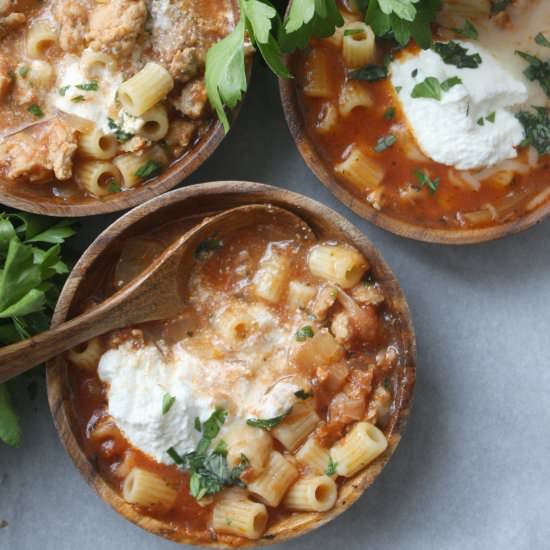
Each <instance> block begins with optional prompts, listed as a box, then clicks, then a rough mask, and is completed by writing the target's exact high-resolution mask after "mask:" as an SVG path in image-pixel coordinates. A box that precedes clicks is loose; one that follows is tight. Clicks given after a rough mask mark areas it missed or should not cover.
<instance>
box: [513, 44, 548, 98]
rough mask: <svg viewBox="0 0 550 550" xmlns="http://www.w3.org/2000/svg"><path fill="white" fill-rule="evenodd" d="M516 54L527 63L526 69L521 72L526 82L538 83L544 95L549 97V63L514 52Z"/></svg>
mask: <svg viewBox="0 0 550 550" xmlns="http://www.w3.org/2000/svg"><path fill="white" fill-rule="evenodd" d="M516 54H517V55H519V56H520V57H521V58H523V59H524V60H525V61H527V63H529V66H528V67H527V69H525V71H523V74H524V75H525V77H526V78H527V80H529V81H531V82H538V83H539V84H540V86H541V88H542V89H543V90H544V93H545V94H546V95H547V96H548V97H550V62H548V61H542V60H541V59H539V58H538V57H537V56H535V55H531V54H528V53H525V52H521V51H519V50H516Z"/></svg>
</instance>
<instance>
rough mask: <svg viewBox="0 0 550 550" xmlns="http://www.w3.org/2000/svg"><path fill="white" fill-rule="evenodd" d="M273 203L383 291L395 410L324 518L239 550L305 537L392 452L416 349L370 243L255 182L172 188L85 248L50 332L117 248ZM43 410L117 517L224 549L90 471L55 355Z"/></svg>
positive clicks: (286, 523)
mask: <svg viewBox="0 0 550 550" xmlns="http://www.w3.org/2000/svg"><path fill="white" fill-rule="evenodd" d="M260 203H263V204H266V203H269V204H273V205H276V206H280V207H283V208H286V209H288V210H290V211H292V212H294V213H296V214H297V215H299V216H301V217H302V218H303V219H304V220H305V221H306V222H307V223H308V224H309V225H310V226H311V227H312V229H313V230H314V232H315V233H316V235H317V236H318V237H319V238H321V239H327V238H330V237H333V238H335V239H338V240H342V241H346V242H349V243H353V244H354V246H356V247H357V248H358V249H360V250H361V251H362V252H363V253H364V254H365V256H366V257H367V258H368V260H369V263H370V265H371V266H372V272H373V275H374V277H375V279H376V280H377V281H379V282H380V284H381V285H382V286H383V289H384V292H385V295H386V297H387V304H388V307H389V308H390V310H391V311H392V312H393V313H394V316H395V317H396V323H398V332H399V334H400V339H401V342H400V348H401V349H402V350H403V356H402V358H401V360H400V365H399V371H398V377H399V382H400V383H399V390H398V392H397V394H396V395H395V410H394V411H393V413H392V415H391V418H390V419H389V421H388V424H387V427H386V436H387V437H388V440H389V445H388V449H387V450H386V452H385V453H384V454H383V455H382V456H380V457H379V458H378V459H377V460H375V461H374V462H373V463H371V464H370V465H369V466H368V467H367V468H366V469H365V470H363V471H362V472H360V473H359V474H357V475H356V476H355V477H353V478H350V479H348V480H346V482H345V483H344V484H343V485H342V488H341V490H340V493H339V498H338V501H337V504H336V506H335V507H334V509H333V510H331V511H329V512H328V513H324V514H319V513H300V514H295V515H293V516H290V517H289V518H286V519H284V520H282V521H280V522H279V523H276V524H275V525H272V526H271V527H270V529H269V531H268V532H267V533H266V534H265V535H264V537H263V538H262V539H261V540H259V541H250V542H249V543H247V544H246V545H245V546H247V547H251V546H265V545H267V544H273V543H278V542H282V541H285V540H288V539H291V538H294V537H296V536H298V535H302V534H305V533H308V532H309V531H311V530H313V529H315V528H317V527H319V526H320V525H322V524H324V523H326V522H328V521H330V520H331V519H333V518H335V517H336V516H338V515H339V514H341V513H342V512H343V511H344V510H346V509H347V508H349V507H350V506H351V505H352V504H353V503H354V502H355V501H356V500H357V499H358V498H359V497H360V496H361V494H362V493H363V492H364V491H365V489H366V488H367V487H368V486H369V485H370V484H371V483H372V482H373V481H374V480H375V478H376V477H377V476H378V474H379V473H380V471H381V470H382V468H383V467H384V465H385V464H386V463H387V461H388V460H389V458H390V456H391V455H392V454H393V452H394V451H395V448H396V447H397V444H398V443H399V440H400V439H401V435H402V433H403V430H404V429H405V424H406V421H407V418H408V416H409V410H410V407H411V400H412V391H413V387H414V382H415V372H416V371H415V356H416V345H415V336H414V330H413V326H412V321H411V316H410V313H409V308H408V305H407V302H406V299H405V296H404V295H403V292H402V290H401V288H400V287H399V283H398V282H397V280H396V278H395V276H394V275H393V273H392V272H391V270H390V268H389V267H388V265H387V264H386V262H385V261H384V259H383V258H382V257H381V255H380V254H379V253H378V251H377V250H376V249H375V248H374V246H373V245H372V244H371V243H370V241H369V240H368V239H367V238H366V237H365V236H364V235H363V234H362V233H361V232H359V231H358V230H357V229H356V228H355V227H353V225H351V224H350V223H349V222H348V221H347V220H346V219H345V218H343V217H342V216H340V215H338V214H336V213H335V212H333V211H332V210H330V209H329V208H327V207H326V206H323V205H322V204H319V203H318V202H316V201H313V200H311V199H309V198H307V197H304V196H302V195H298V194H295V193H291V192H289V191H285V190H281V189H277V188H274V187H270V186H267V185H261V184H257V183H247V182H239V181H227V182H215V183H206V184H202V185H194V186H190V187H186V188H183V189H178V190H175V191H172V192H170V193H167V194H165V195H162V196H160V197H157V198H156V199H154V200H151V201H149V202H148V203H146V204H143V205H142V206H140V207H138V208H135V209H134V210H132V211H130V212H129V213H127V214H125V215H124V216H122V217H121V218H119V219H118V220H117V221H116V222H115V223H113V224H112V225H111V226H110V227H109V228H108V229H106V230H105V231H104V232H103V233H102V234H101V235H100V236H99V237H98V238H97V239H96V240H95V242H94V243H93V244H92V245H91V246H90V248H88V250H87V251H86V252H85V253H84V255H83V256H82V258H81V259H80V261H79V262H78V263H77V265H76V266H75V268H74V270H73V272H72V273H71V275H70V277H69V279H68V281H67V283H66V285H65V288H64V289H63V292H62V293H61V296H60V298H59V302H58V304H57V307H56V310H55V314H54V317H53V321H52V324H53V325H54V326H55V325H57V324H59V323H61V322H62V321H64V320H65V319H68V318H70V317H72V316H74V315H75V314H77V313H78V312H79V308H80V307H81V304H83V303H84V300H85V299H86V298H87V297H88V296H89V295H90V293H91V292H92V291H93V289H94V288H95V287H96V285H97V284H98V281H101V280H102V278H103V277H102V276H103V274H104V272H105V267H106V266H108V265H113V262H115V261H116V259H117V257H118V255H119V253H120V250H121V245H122V243H123V242H124V241H125V240H126V239H128V238H130V237H134V236H136V235H139V234H141V233H147V232H150V231H151V230H152V229H154V228H156V227H158V226H160V225H163V224H165V223H167V222H170V221H174V220H178V219H181V218H186V217H189V216H193V217H195V218H196V219H197V222H198V221H199V220H200V219H201V218H202V217H204V215H206V214H209V213H213V212H216V211H218V212H219V211H221V210H224V209H228V208H232V207H235V206H240V205H244V204H260ZM47 375H48V376H47V386H48V398H49V403H50V409H51V412H52V415H53V418H54V422H55V425H56V427H57V430H58V432H59V435H60V437H61V440H62V441H63V444H64V445H65V448H66V449H67V452H68V453H69V455H70V457H71V458H72V460H73V462H74V463H75V465H76V467H77V468H78V470H79V471H80V472H81V473H82V475H83V476H84V477H85V478H86V480H87V481H88V483H89V484H90V485H91V486H92V487H93V488H94V489H95V490H96V492H97V493H98V494H99V496H100V497H101V498H102V499H103V500H105V501H106V502H107V503H108V504H110V505H111V506H112V507H113V508H114V509H115V510H116V511H117V512H119V513H120V514H122V515H123V516H124V517H125V518H126V519H128V520H130V521H132V522H133V523H135V524H136V525H139V526H140V527H142V528H144V529H146V530H147V531H150V532H151V533H155V534H157V535H160V536H162V537H165V538H168V539H171V540H174V541H177V542H179V543H184V544H200V545H203V546H208V547H212V548H219V547H227V546H225V545H224V544H222V543H220V542H216V541H211V542H209V541H208V542H207V543H205V542H204V539H202V540H200V541H199V540H197V539H198V537H197V539H195V538H194V537H193V536H189V535H185V534H183V533H182V532H181V531H178V530H177V529H176V528H175V527H174V526H173V525H171V524H169V523H165V522H163V521H159V520H157V519H153V518H151V517H148V516H146V515H144V514H143V513H141V512H140V511H139V509H137V508H135V507H134V506H133V505H131V504H128V503H127V502H125V501H124V500H123V499H122V498H121V497H120V496H119V495H118V494H117V493H116V492H115V491H114V490H113V489H112V488H111V487H110V486H109V485H108V484H107V483H106V482H105V481H104V480H103V478H102V477H101V476H100V475H99V474H98V473H97V472H96V471H95V469H94V466H93V464H92V462H91V461H90V460H89V459H88V458H87V457H86V456H85V454H84V452H83V450H82V448H81V446H80V444H79V442H78V438H77V437H76V436H75V433H76V432H77V428H76V425H77V424H76V422H75V419H74V418H73V414H72V412H71V405H70V400H69V397H70V394H69V391H70V390H69V384H68V377H67V370H66V365H65V362H64V360H63V358H62V357H58V358H57V359H54V360H53V361H52V362H51V364H50V365H48V369H47Z"/></svg>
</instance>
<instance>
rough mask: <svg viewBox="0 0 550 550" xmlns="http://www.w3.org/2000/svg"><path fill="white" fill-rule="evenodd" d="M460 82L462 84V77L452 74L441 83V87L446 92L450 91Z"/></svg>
mask: <svg viewBox="0 0 550 550" xmlns="http://www.w3.org/2000/svg"><path fill="white" fill-rule="evenodd" d="M459 84H462V79H461V78H460V77H458V76H452V77H451V78H448V79H447V80H444V81H443V82H442V83H441V89H442V90H443V91H444V92H448V91H449V90H450V89H451V88H454V87H455V86H458V85H459Z"/></svg>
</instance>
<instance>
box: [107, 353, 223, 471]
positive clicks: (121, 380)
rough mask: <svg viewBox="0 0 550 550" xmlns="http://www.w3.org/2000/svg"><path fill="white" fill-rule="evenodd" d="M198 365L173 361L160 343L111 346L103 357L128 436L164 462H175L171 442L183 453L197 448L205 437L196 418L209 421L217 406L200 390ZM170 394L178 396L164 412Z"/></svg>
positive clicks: (113, 407) (115, 410) (113, 406)
mask: <svg viewBox="0 0 550 550" xmlns="http://www.w3.org/2000/svg"><path fill="white" fill-rule="evenodd" d="M192 367H193V366H192V365H186V364H184V363H182V361H181V360H180V361H179V362H178V363H177V364H176V363H172V362H170V361H167V360H166V359H165V358H164V357H163V355H162V354H161V352H160V351H159V350H158V349H157V348H156V347H155V346H146V347H143V348H140V349H133V348H132V345H131V344H124V345H122V346H120V347H119V348H117V349H113V350H109V351H108V352H107V353H105V354H104V355H103V356H102V358H101V360H100V362H99V367H98V374H99V377H100V379H101V380H103V382H106V383H107V384H108V385H109V388H108V399H109V413H110V414H111V416H112V417H113V418H114V419H115V421H116V423H117V425H118V427H119V428H120V429H121V430H122V432H123V433H124V435H125V436H126V438H127V439H128V440H129V441H130V442H131V443H132V444H133V445H134V446H136V447H138V448H139V449H141V450H142V451H143V452H145V453H146V454H148V455H150V456H152V457H153V458H154V459H155V460H157V461H158V462H163V463H165V464H173V461H172V459H171V458H170V457H169V456H168V455H167V454H166V450H167V449H169V448H170V447H174V448H175V449H176V451H178V453H180V454H184V453H187V452H189V451H192V450H194V449H195V447H196V446H197V443H198V442H199V440H200V437H201V434H200V433H199V432H198V431H197V430H196V429H195V426H194V421H195V418H196V417H199V418H200V419H201V421H202V422H204V421H205V420H207V419H208V417H209V416H210V415H211V413H212V411H213V410H214V405H213V403H212V400H211V399H209V398H208V397H206V396H198V395H196V394H195V393H194V391H193V388H192V386H191V384H190V383H189V380H188V375H189V372H190V371H192V370H193V369H192ZM166 394H169V395H171V396H173V397H174V398H175V400H174V402H173V405H172V406H171V407H170V409H169V411H168V412H167V413H166V414H164V415H163V414H162V405H163V399H164V396H165V395H166Z"/></svg>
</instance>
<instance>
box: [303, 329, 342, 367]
mask: <svg viewBox="0 0 550 550" xmlns="http://www.w3.org/2000/svg"><path fill="white" fill-rule="evenodd" d="M343 357H344V348H343V347H342V346H341V345H340V344H339V343H338V342H337V341H336V339H335V338H334V336H333V335H332V334H331V333H330V332H329V331H328V330H326V329H322V330H320V331H319V332H317V333H315V335H314V336H313V338H308V339H307V340H306V341H305V342H303V343H301V344H300V345H299V346H298V347H297V348H296V350H295V351H294V354H293V360H294V362H295V363H296V364H297V365H298V366H299V367H300V368H303V369H306V370H309V369H311V368H313V367H317V366H321V365H329V364H331V363H335V362H336V361H340V359H342V358H343Z"/></svg>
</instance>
